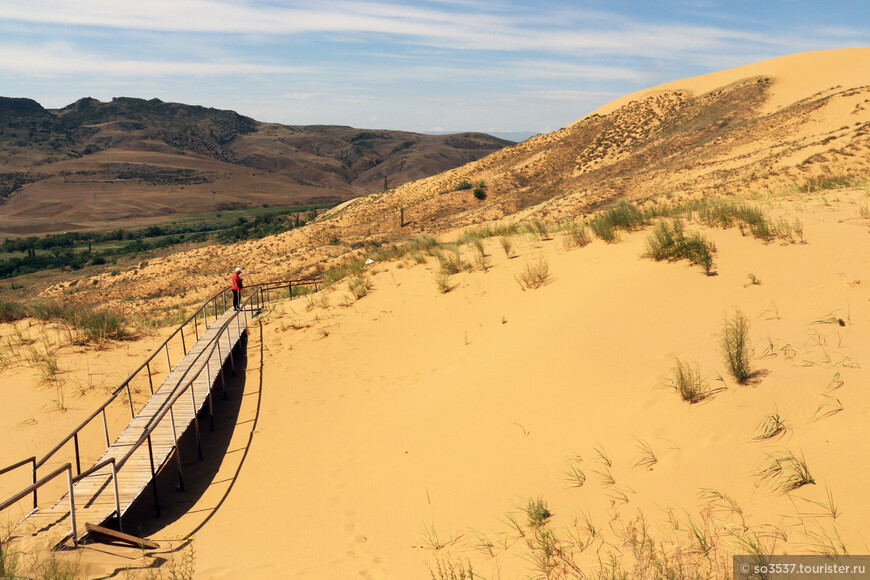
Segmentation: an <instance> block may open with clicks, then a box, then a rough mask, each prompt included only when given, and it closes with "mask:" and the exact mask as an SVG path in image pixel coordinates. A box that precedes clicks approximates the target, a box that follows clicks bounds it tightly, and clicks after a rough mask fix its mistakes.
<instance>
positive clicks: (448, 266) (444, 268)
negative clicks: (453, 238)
mask: <svg viewBox="0 0 870 580" xmlns="http://www.w3.org/2000/svg"><path fill="white" fill-rule="evenodd" d="M446 250H447V251H441V250H436V251H435V257H436V258H438V263H439V264H440V270H441V272H442V273H444V274H447V275H450V274H458V273H459V272H460V271H461V270H462V259H461V257H460V252H459V246H457V245H450V246H447V247H446Z"/></svg>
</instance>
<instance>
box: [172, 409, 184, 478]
mask: <svg viewBox="0 0 870 580" xmlns="http://www.w3.org/2000/svg"><path fill="white" fill-rule="evenodd" d="M169 423H170V425H171V426H172V444H173V445H174V446H175V460H176V461H177V462H178V490H179V491H184V474H183V473H182V467H181V449H179V448H178V436H177V435H176V434H175V413H174V412H173V411H172V407H169Z"/></svg>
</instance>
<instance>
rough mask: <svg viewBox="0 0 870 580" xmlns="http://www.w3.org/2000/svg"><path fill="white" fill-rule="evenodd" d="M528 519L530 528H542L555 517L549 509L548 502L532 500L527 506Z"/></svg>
mask: <svg viewBox="0 0 870 580" xmlns="http://www.w3.org/2000/svg"><path fill="white" fill-rule="evenodd" d="M526 517H527V518H528V520H529V527H530V528H533V529H534V528H540V527H541V526H543V525H544V524H546V523H547V521H548V520H549V519H550V518H551V517H553V514H552V512H551V511H550V508H548V507H547V502H546V501H544V498H542V497H539V498H537V499H530V500H529V502H528V504H527V505H526Z"/></svg>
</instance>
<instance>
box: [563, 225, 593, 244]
mask: <svg viewBox="0 0 870 580" xmlns="http://www.w3.org/2000/svg"><path fill="white" fill-rule="evenodd" d="M591 241H592V238H590V237H589V229H588V228H587V227H586V225H585V224H578V223H577V222H574V221H571V222H568V223H567V224H566V225H565V238H564V246H565V249H566V250H571V249H574V248H582V247H583V246H585V245H587V244H589V242H591Z"/></svg>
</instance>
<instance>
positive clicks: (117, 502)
mask: <svg viewBox="0 0 870 580" xmlns="http://www.w3.org/2000/svg"><path fill="white" fill-rule="evenodd" d="M109 465H111V466H112V485H113V486H114V488H115V513H116V514H117V516H118V531H119V532H123V531H124V524H123V523H121V498H120V495H119V494H118V470H117V468H116V467H115V462H114V461H112V462H111V463H110V464H109Z"/></svg>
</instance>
